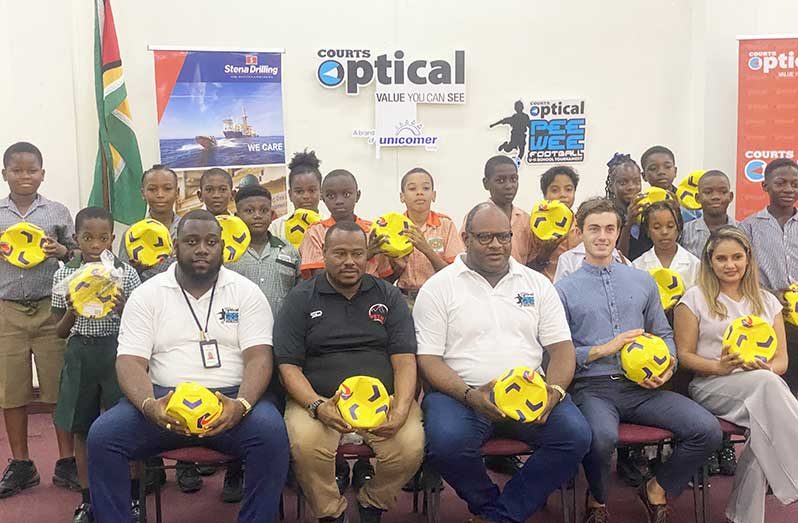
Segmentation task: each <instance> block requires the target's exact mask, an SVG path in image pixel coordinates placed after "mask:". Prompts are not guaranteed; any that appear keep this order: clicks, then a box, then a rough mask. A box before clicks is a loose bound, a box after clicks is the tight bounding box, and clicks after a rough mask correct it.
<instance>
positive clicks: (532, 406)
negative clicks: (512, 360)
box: [490, 367, 549, 423]
mask: <svg viewBox="0 0 798 523" xmlns="http://www.w3.org/2000/svg"><path fill="white" fill-rule="evenodd" d="M490 396H491V400H492V401H493V403H494V404H495V405H496V406H497V407H498V408H499V410H500V411H502V412H504V414H506V415H507V417H508V418H511V419H514V420H516V421H520V422H522V423H531V422H533V421H535V420H536V419H538V418H539V417H540V415H541V414H543V412H544V411H545V410H546V405H547V403H548V399H549V393H548V390H547V389H546V382H545V381H543V378H542V377H541V376H540V374H538V373H537V372H535V371H534V370H532V369H530V368H529V367H515V368H512V369H510V370H508V371H507V372H505V373H504V374H503V375H502V377H501V378H499V379H497V380H496V384H495V385H494V386H493V390H492V391H491V394H490Z"/></svg>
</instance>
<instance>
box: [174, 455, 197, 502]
mask: <svg viewBox="0 0 798 523" xmlns="http://www.w3.org/2000/svg"><path fill="white" fill-rule="evenodd" d="M175 476H177V488H179V489H180V492H182V493H184V494H193V493H194V492H198V491H199V490H200V489H201V488H202V478H201V477H200V475H199V473H197V466H196V465H195V464H194V463H187V462H185V461H178V462H177V468H176V469H175Z"/></svg>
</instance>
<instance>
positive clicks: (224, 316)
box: [219, 307, 238, 323]
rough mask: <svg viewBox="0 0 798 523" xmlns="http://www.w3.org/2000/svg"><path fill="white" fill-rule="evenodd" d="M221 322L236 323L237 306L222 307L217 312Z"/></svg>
mask: <svg viewBox="0 0 798 523" xmlns="http://www.w3.org/2000/svg"><path fill="white" fill-rule="evenodd" d="M219 319H220V320H221V321H222V323H238V308H233V307H224V308H222V310H221V311H220V312H219Z"/></svg>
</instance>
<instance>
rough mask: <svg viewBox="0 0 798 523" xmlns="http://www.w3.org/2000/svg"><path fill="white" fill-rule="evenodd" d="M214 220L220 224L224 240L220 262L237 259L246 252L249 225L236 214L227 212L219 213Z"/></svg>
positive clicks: (249, 239) (249, 236) (230, 261)
mask: <svg viewBox="0 0 798 523" xmlns="http://www.w3.org/2000/svg"><path fill="white" fill-rule="evenodd" d="M216 220H217V221H218V222H219V225H221V226H222V240H224V252H223V253H222V263H232V262H234V261H238V259H239V258H241V256H243V255H244V253H245V252H247V247H249V242H250V241H251V240H252V235H251V234H250V233H249V227H247V224H246V223H244V220H242V219H241V218H239V217H238V216H230V215H229V214H220V215H219V216H217V217H216Z"/></svg>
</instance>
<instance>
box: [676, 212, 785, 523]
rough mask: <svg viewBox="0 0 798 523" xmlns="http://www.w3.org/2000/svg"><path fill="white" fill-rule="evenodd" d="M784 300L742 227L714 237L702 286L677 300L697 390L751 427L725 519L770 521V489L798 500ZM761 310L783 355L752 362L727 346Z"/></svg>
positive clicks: (680, 338)
mask: <svg viewBox="0 0 798 523" xmlns="http://www.w3.org/2000/svg"><path fill="white" fill-rule="evenodd" d="M781 312H782V306H781V304H780V303H779V301H778V300H777V299H776V297H775V296H773V295H772V294H770V293H769V292H767V291H765V290H762V289H760V288H759V280H758V276H757V267H756V261H755V260H754V259H753V257H752V254H751V243H750V241H749V240H748V237H747V236H745V234H744V233H743V232H741V231H740V230H739V229H737V228H736V227H721V228H719V229H717V230H715V231H714V232H713V233H712V234H711V235H710V237H709V240H708V241H707V244H706V246H705V247H704V252H703V256H702V259H701V271H700V273H699V278H698V285H697V286H695V287H693V288H692V289H690V290H688V291H687V292H686V293H685V295H684V297H683V298H682V301H681V302H680V303H679V305H677V308H676V315H675V325H674V329H673V330H674V334H675V337H676V346H677V349H678V352H679V363H680V365H682V366H684V367H685V368H687V369H690V370H691V371H693V372H694V373H695V374H696V377H695V378H694V379H693V381H692V382H691V383H690V394H691V396H692V397H693V399H694V400H695V401H697V402H698V403H700V404H701V405H703V406H704V407H705V408H706V409H708V410H709V411H710V412H712V413H713V414H715V415H716V416H718V417H720V418H722V419H724V420H726V421H730V422H732V423H735V424H737V425H741V426H743V427H745V428H746V429H748V440H747V442H746V444H745V448H744V449H743V453H742V455H741V456H740V459H739V462H738V465H737V473H736V474H735V477H734V488H733V490H732V493H731V496H730V498H729V502H728V505H727V506H726V517H727V518H728V520H729V521H733V522H734V523H763V522H764V521H765V494H766V492H767V486H768V484H770V486H771V488H772V490H773V494H774V495H775V496H776V497H777V498H778V499H779V501H781V502H782V503H784V504H788V503H793V502H795V501H796V500H798V459H796V458H795V442H796V441H798V400H796V398H795V396H793V395H792V394H791V393H790V390H789V388H788V387H787V384H786V383H784V380H782V379H781V377H780V375H781V374H784V372H785V371H786V370H787V349H786V341H785V335H784V320H783V319H782V315H781ZM748 315H755V316H759V317H761V318H763V319H765V320H766V321H767V322H769V323H770V324H772V325H773V328H774V329H775V331H776V342H777V348H776V355H775V356H774V357H773V359H772V360H771V361H770V362H769V363H764V362H762V361H759V360H757V361H756V363H754V364H751V365H746V364H744V363H743V362H742V360H741V359H740V357H739V355H737V354H729V353H728V350H726V349H725V348H724V347H723V343H722V337H723V334H724V331H725V330H726V328H727V327H728V325H729V323H731V322H732V321H733V320H735V319H736V318H739V317H740V316H748Z"/></svg>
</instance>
